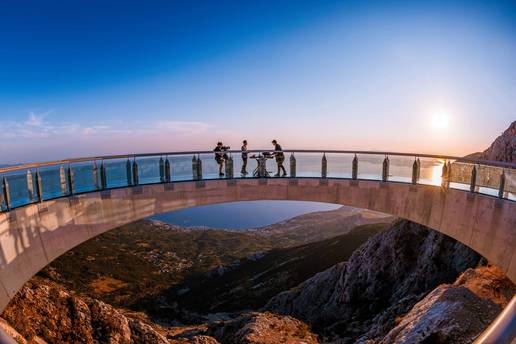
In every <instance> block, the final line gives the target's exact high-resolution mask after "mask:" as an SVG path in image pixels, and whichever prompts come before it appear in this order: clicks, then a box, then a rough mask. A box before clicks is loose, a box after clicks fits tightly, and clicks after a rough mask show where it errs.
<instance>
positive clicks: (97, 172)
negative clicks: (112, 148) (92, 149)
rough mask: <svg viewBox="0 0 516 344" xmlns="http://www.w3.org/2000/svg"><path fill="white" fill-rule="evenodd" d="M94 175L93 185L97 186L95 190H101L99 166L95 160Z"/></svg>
mask: <svg viewBox="0 0 516 344" xmlns="http://www.w3.org/2000/svg"><path fill="white" fill-rule="evenodd" d="M92 174H93V184H94V186H95V190H98V189H100V187H99V168H98V166H97V161H96V160H93V167H92Z"/></svg>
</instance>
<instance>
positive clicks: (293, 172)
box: [290, 152, 296, 178]
mask: <svg viewBox="0 0 516 344" xmlns="http://www.w3.org/2000/svg"><path fill="white" fill-rule="evenodd" d="M290 177H291V178H295V177H296V157H295V156H294V152H292V153H290Z"/></svg>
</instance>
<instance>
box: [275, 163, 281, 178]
mask: <svg viewBox="0 0 516 344" xmlns="http://www.w3.org/2000/svg"><path fill="white" fill-rule="evenodd" d="M276 165H277V166H278V172H276V174H275V175H274V176H275V177H279V175H280V169H281V161H278V160H276Z"/></svg>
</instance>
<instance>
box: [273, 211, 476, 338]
mask: <svg viewBox="0 0 516 344" xmlns="http://www.w3.org/2000/svg"><path fill="white" fill-rule="evenodd" d="M479 259H480V257H479V256H478V255H477V254H476V253H475V252H473V251H472V250H471V249H469V248H467V247H466V246H464V245H462V244H460V243H458V242H456V241H455V240H453V239H451V238H449V237H447V236H445V235H442V234H440V233H438V232H435V231H432V230H429V229H428V228H426V227H424V226H421V225H418V224H415V223H412V222H409V221H405V220H401V221H399V222H397V223H396V224H395V225H394V226H393V227H391V228H390V229H389V230H386V231H384V232H381V233H379V234H377V235H376V236H375V237H373V238H371V239H370V240H368V241H367V242H366V243H365V244H364V245H362V246H361V247H360V248H359V249H357V250H356V251H355V252H354V253H353V255H352V256H351V258H350V259H349V261H348V262H346V263H340V264H337V265H335V266H333V267H331V268H329V269H327V270H325V271H323V272H321V273H319V274H317V275H315V276H314V277H312V278H310V279H308V280H307V281H305V282H303V283H302V284H300V285H299V286H298V287H296V288H294V289H292V290H290V291H286V292H283V293H280V294H278V295H277V296H275V297H274V298H272V299H271V300H270V301H269V302H268V304H267V305H266V306H265V307H264V309H265V310H268V311H271V312H275V313H279V314H285V315H291V316H293V317H295V318H298V319H301V320H303V321H306V322H308V323H310V324H312V326H314V328H315V329H316V330H318V331H320V332H321V333H323V334H325V335H328V336H330V337H331V336H338V337H339V338H341V339H342V342H343V343H345V342H354V341H357V340H358V341H365V340H367V339H374V338H382V337H383V336H384V335H385V334H386V333H387V332H388V331H389V330H390V329H391V328H393V327H394V326H395V325H396V323H395V319H396V317H399V316H401V315H403V314H406V313H407V312H408V311H409V310H410V309H411V308H412V307H413V306H414V305H415V304H416V303H417V302H418V301H419V300H421V299H422V298H423V297H424V296H425V295H426V294H427V293H429V292H430V291H431V290H432V289H434V288H435V287H437V286H438V285H439V284H441V283H451V282H453V281H455V279H456V278H457V276H458V275H459V274H460V273H461V272H462V271H464V270H465V269H467V268H468V267H473V266H476V265H477V264H478V261H479Z"/></svg>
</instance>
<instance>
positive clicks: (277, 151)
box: [272, 140, 287, 177]
mask: <svg viewBox="0 0 516 344" xmlns="http://www.w3.org/2000/svg"><path fill="white" fill-rule="evenodd" d="M272 144H273V145H274V156H275V157H276V164H278V173H276V174H275V175H274V177H279V176H280V171H282V172H283V174H282V175H281V176H282V177H285V176H286V175H287V171H286V170H285V167H283V162H284V161H285V154H283V152H282V150H283V148H281V146H280V144H279V143H278V141H276V140H272Z"/></svg>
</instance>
